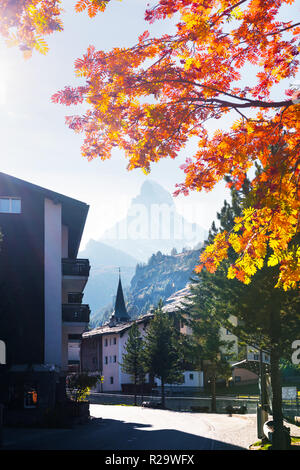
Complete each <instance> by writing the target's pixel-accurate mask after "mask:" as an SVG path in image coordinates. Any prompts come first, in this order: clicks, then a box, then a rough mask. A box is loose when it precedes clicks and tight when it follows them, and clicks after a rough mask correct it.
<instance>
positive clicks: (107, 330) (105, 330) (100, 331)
mask: <svg viewBox="0 0 300 470" xmlns="http://www.w3.org/2000/svg"><path fill="white" fill-rule="evenodd" d="M153 317H154V315H153V313H147V314H146V315H143V316H142V317H139V318H136V319H134V320H130V321H127V322H123V323H119V324H118V325H115V326H110V325H109V323H106V324H105V325H102V326H99V327H97V328H94V329H93V330H90V331H86V332H85V333H83V334H82V337H83V338H90V337H92V336H101V335H109V334H117V333H122V332H125V331H126V330H128V329H129V328H130V327H131V326H132V325H133V323H134V322H136V323H138V324H139V323H143V322H148V321H149V320H151V319H152V318H153Z"/></svg>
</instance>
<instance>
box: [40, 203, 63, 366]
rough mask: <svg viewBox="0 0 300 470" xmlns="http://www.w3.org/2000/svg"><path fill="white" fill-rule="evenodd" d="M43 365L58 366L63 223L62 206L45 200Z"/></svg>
mask: <svg viewBox="0 0 300 470" xmlns="http://www.w3.org/2000/svg"><path fill="white" fill-rule="evenodd" d="M44 217H45V240H44V248H45V279H44V283H45V284H44V287H45V344H44V353H45V358H44V361H45V364H56V365H58V366H60V365H61V360H62V358H61V353H62V351H61V349H62V297H61V295H62V294H61V288H62V274H61V258H62V224H61V204H55V203H54V202H53V201H51V200H50V199H45V216H44Z"/></svg>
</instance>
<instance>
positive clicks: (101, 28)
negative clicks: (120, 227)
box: [0, 0, 228, 246]
mask: <svg viewBox="0 0 300 470" xmlns="http://www.w3.org/2000/svg"><path fill="white" fill-rule="evenodd" d="M62 3H63V6H64V8H65V13H64V17H63V20H64V27H65V29H64V32H62V33H55V34H53V35H52V36H51V37H49V38H48V40H47V42H48V44H49V47H50V50H49V52H48V54H47V55H46V56H43V55H41V54H38V53H34V54H33V57H32V58H31V59H30V60H27V61H24V59H23V57H22V55H21V53H20V52H19V50H18V49H16V48H10V49H8V48H7V47H6V46H5V45H4V42H3V41H2V42H0V133H1V147H0V148H1V150H0V151H1V171H3V172H5V173H8V174H11V175H13V176H16V177H19V178H22V179H25V180H28V181H30V182H32V183H35V184H38V185H41V186H44V187H46V188H49V189H52V190H54V191H57V192H60V193H63V194H66V195H68V196H71V197H74V198H76V199H79V200H81V201H84V202H86V203H87V204H89V205H90V212H89V216H88V220H87V224H86V228H85V232H84V237H83V243H82V246H84V244H85V243H86V242H87V241H88V239H90V238H94V239H97V238H99V237H100V236H101V234H102V233H103V232H104V231H105V230H106V229H107V228H109V227H111V226H112V225H113V224H114V223H115V222H116V221H118V220H120V219H121V218H122V217H123V216H124V215H125V213H126V210H127V208H128V205H129V202H130V200H131V199H132V198H133V197H134V196H136V195H137V193H138V192H139V189H140V186H141V185H142V183H143V182H144V181H145V179H146V178H151V179H153V180H155V181H157V182H159V183H160V184H162V186H164V187H165V188H166V189H167V190H169V191H170V192H173V191H174V189H175V183H176V182H182V181H183V173H182V170H180V169H179V165H180V164H181V163H183V161H184V160H185V158H186V157H187V156H189V155H190V152H191V150H192V149H193V144H190V145H189V146H188V147H187V149H185V150H184V151H183V152H182V154H181V157H180V158H178V159H176V160H169V159H168V160H164V161H162V162H160V163H159V164H156V166H154V167H153V170H152V172H151V174H150V176H149V177H146V176H145V175H144V174H143V173H142V172H141V171H140V170H134V171H131V172H128V171H127V170H126V160H125V158H124V157H123V155H122V152H121V151H119V150H116V151H115V152H114V155H113V158H112V159H111V160H109V161H106V162H102V161H100V160H97V159H96V160H94V161H92V162H87V160H85V159H84V158H83V157H82V156H81V154H80V145H81V143H82V139H83V137H82V136H81V135H78V134H75V133H74V132H73V131H71V130H70V129H68V128H67V126H66V125H65V123H64V117H65V115H67V114H75V113H77V112H78V111H77V110H76V108H73V109H72V108H71V107H68V108H67V107H64V106H61V105H57V104H53V103H51V101H50V97H51V95H52V94H53V93H54V92H56V91H57V90H59V89H61V88H63V87H64V86H65V85H70V84H73V85H78V84H80V80H79V79H77V78H76V77H75V75H74V66H73V64H74V60H75V59H76V58H77V57H81V56H82V54H83V53H84V52H85V51H86V48H87V46H89V45H90V44H93V45H95V47H96V48H97V49H102V50H109V49H111V48H112V47H114V46H123V47H124V46H130V45H133V44H135V42H136V40H137V37H138V35H139V34H141V32H143V31H144V30H145V29H149V25H148V24H146V23H145V22H144V20H143V15H144V10H145V6H146V5H147V3H149V2H148V1H144V0H126V1H125V0H124V1H123V2H120V1H118V0H112V2H111V4H110V5H109V6H108V7H107V10H106V12H105V13H104V14H99V15H97V16H96V18H94V19H90V18H88V16H87V14H86V13H81V14H76V13H75V12H74V9H73V6H74V4H75V0H64V1H63V2H62ZM171 30H172V23H169V24H167V23H165V22H164V23H161V24H157V25H153V26H152V31H153V32H154V33H157V34H159V33H161V32H170V31H171ZM217 124H218V126H220V122H218V123H217ZM226 195H227V196H228V192H227V190H225V188H224V185H223V184H220V185H219V186H218V187H217V188H216V189H215V190H214V191H213V192H211V193H194V194H192V195H191V196H189V197H183V196H180V197H178V198H176V200H175V202H176V205H177V207H178V210H179V211H180V212H181V213H182V214H183V215H185V217H186V218H188V219H189V220H191V221H194V222H197V223H198V224H199V225H201V226H203V227H204V228H209V226H210V224H211V222H212V220H213V219H214V218H215V213H216V211H217V210H219V209H220V207H221V205H222V202H223V200H224V198H225V197H226Z"/></svg>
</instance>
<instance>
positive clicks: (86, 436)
mask: <svg viewBox="0 0 300 470" xmlns="http://www.w3.org/2000/svg"><path fill="white" fill-rule="evenodd" d="M90 411H91V415H92V416H93V417H94V418H93V419H92V421H91V423H89V424H87V425H81V426H76V427H75V428H74V429H42V430H41V429H9V428H8V429H5V433H4V449H37V450H38V449H45V450H62V449H65V450H77V449H78V450H100V449H103V450H148V449H149V450H173V449H176V450H196V449H200V450H201V449H206V450H219V449H220V450H223V449H229V450H231V449H237V450H238V449H247V448H248V446H249V445H250V444H251V443H253V442H255V441H256V440H257V437H256V417H255V416H254V415H233V416H232V417H228V416H227V415H217V414H202V413H183V412H176V411H168V410H153V409H147V408H141V407H132V406H116V405H91V407H90ZM101 418H102V419H101Z"/></svg>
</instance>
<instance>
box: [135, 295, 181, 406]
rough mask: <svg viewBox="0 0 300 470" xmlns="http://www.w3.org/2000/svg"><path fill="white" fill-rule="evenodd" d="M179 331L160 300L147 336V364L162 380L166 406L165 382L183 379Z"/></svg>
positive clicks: (163, 399)
mask: <svg viewBox="0 0 300 470" xmlns="http://www.w3.org/2000/svg"><path fill="white" fill-rule="evenodd" d="M178 337H179V332H178V330H177V329H176V328H175V325H174V321H173V320H172V318H170V317H169V315H168V313H166V312H163V310H162V303H161V302H160V303H159V305H158V307H157V309H156V311H155V312H154V318H153V320H151V322H150V324H149V328H148V332H147V335H146V337H145V354H144V358H145V366H146V370H147V372H149V374H152V375H153V376H155V377H157V378H158V379H160V381H161V401H162V407H163V408H165V384H166V383H180V382H182V380H183V375H182V372H183V360H182V349H181V347H180V342H179V341H178Z"/></svg>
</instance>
